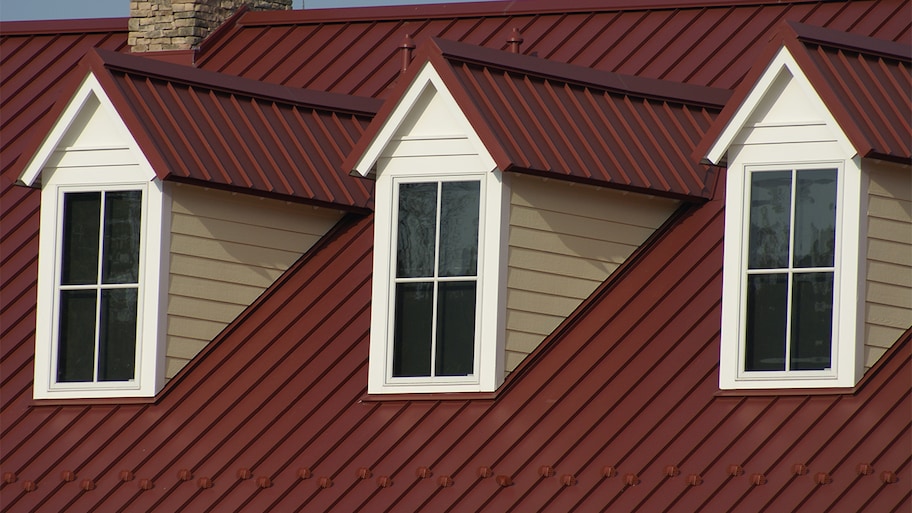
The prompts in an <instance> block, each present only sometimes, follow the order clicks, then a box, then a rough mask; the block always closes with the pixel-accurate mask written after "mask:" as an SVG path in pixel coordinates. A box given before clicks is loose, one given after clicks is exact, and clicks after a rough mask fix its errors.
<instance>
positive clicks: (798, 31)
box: [785, 20, 912, 61]
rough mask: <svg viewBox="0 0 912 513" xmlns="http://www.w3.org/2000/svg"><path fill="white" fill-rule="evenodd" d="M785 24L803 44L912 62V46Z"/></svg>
mask: <svg viewBox="0 0 912 513" xmlns="http://www.w3.org/2000/svg"><path fill="white" fill-rule="evenodd" d="M785 23H786V24H788V26H789V28H790V29H791V30H792V31H793V32H794V34H795V37H796V38H797V39H798V41H801V42H802V43H815V44H819V45H821V46H827V47H831V48H840V49H843V50H851V51H856V52H859V53H865V54H874V55H879V56H881V57H887V58H892V59H901V60H905V61H912V45H908V44H904V43H898V42H894V41H889V40H886V39H878V38H876V37H869V36H863V35H861V34H853V33H850V32H844V31H842V30H836V29H831V28H825V27H819V26H817V25H809V24H807V23H800V22H797V21H792V20H787V21H785Z"/></svg>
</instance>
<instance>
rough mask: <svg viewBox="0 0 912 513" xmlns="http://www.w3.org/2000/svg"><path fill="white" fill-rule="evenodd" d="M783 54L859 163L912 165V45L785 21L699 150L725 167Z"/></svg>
mask: <svg viewBox="0 0 912 513" xmlns="http://www.w3.org/2000/svg"><path fill="white" fill-rule="evenodd" d="M783 49H785V50H786V51H787V52H788V54H789V55H790V57H791V59H794V62H795V63H796V64H797V66H798V67H799V68H800V72H801V74H802V75H803V76H804V77H806V79H807V81H808V83H809V84H810V85H811V87H813V89H814V91H815V92H816V93H817V96H819V97H820V99H821V100H822V101H823V103H824V106H825V107H826V109H827V110H828V111H829V114H830V115H831V116H832V117H833V119H834V120H835V122H836V123H837V124H838V126H839V128H840V129H841V130H842V131H843V132H844V133H845V135H846V137H847V139H848V141H849V143H850V144H851V145H852V147H853V148H854V149H855V151H856V153H857V155H858V156H860V157H862V158H874V159H880V160H887V161H893V162H901V163H909V162H912V95H910V94H909V90H910V87H912V47H910V46H909V45H906V44H902V43H894V42H892V41H884V40H880V39H874V38H870V37H864V36H860V35H857V34H848V33H845V32H840V31H836V30H832V29H826V28H821V27H815V26H811V25H806V24H803V23H798V22H794V21H787V22H783V23H782V24H781V26H780V28H779V29H778V30H777V31H776V32H775V33H774V35H773V37H772V38H771V39H770V41H769V43H768V44H767V45H766V48H765V49H764V51H763V53H762V54H761V56H760V57H759V58H758V59H757V60H756V62H755V65H754V66H753V68H752V69H751V71H750V72H749V73H748V75H747V76H746V77H745V78H744V80H743V81H742V82H741V84H740V85H739V86H738V88H736V89H735V91H734V94H733V96H732V98H731V101H729V102H728V104H727V105H726V107H725V109H723V110H722V113H721V114H720V115H719V117H718V118H717V119H716V120H715V122H714V123H713V125H712V128H711V129H710V130H709V131H708V133H707V135H706V138H705V139H704V140H703V142H702V143H701V144H700V146H699V147H698V148H697V151H696V152H695V154H694V158H695V159H701V158H702V159H705V160H706V161H708V162H711V163H715V164H720V163H722V162H723V161H724V153H725V151H726V150H727V148H728V146H729V145H730V144H731V143H732V141H733V139H734V138H735V136H736V134H737V133H738V131H739V130H740V129H741V128H742V127H743V125H744V123H745V121H746V120H747V119H748V118H749V117H750V115H751V113H752V112H753V110H754V109H755V108H756V107H757V105H758V103H759V102H760V100H761V99H762V98H763V96H764V94H765V90H764V89H763V88H764V87H765V86H764V84H767V85H768V84H769V83H771V81H772V78H773V76H774V75H775V74H776V73H778V72H779V69H778V68H777V69H773V66H777V64H776V62H778V61H777V60H776V56H777V55H778V54H779V53H780V52H781V51H782V50H783Z"/></svg>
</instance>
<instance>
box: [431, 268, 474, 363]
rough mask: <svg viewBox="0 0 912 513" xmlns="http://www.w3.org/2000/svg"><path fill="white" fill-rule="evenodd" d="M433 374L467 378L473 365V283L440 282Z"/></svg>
mask: <svg viewBox="0 0 912 513" xmlns="http://www.w3.org/2000/svg"><path fill="white" fill-rule="evenodd" d="M436 360H437V361H436V362H435V365H434V374H435V375H437V376H467V375H469V374H472V373H473V367H474V364H475V282H474V281H468V282H466V281H459V282H452V281H451V282H441V283H440V285H439V290H438V291H437V354H436Z"/></svg>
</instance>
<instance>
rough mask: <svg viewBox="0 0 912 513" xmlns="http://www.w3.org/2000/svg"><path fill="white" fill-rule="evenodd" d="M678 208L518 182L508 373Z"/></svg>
mask: <svg viewBox="0 0 912 513" xmlns="http://www.w3.org/2000/svg"><path fill="white" fill-rule="evenodd" d="M678 205H679V202H677V201H673V200H668V199H662V198H656V197H652V196H646V195H641V194H633V193H623V192H618V191H614V190H610V189H604V188H598V187H592V186H587V185H580V184H571V183H566V182H560V181H555V180H544V179H541V178H535V177H527V176H521V175H519V176H513V181H512V195H511V200H510V235H509V236H510V248H509V261H508V262H509V269H508V274H507V334H506V351H507V354H506V370H507V372H510V371H512V370H514V369H515V368H516V366H517V365H519V363H520V362H522V360H523V359H524V358H525V357H526V356H527V355H528V354H529V353H531V352H532V351H533V350H534V349H535V348H536V347H538V345H539V344H540V343H541V341H542V340H543V339H544V338H545V337H546V336H547V335H548V334H550V333H551V332H552V331H554V329H555V328H556V327H557V326H558V325H559V324H560V323H561V322H562V321H563V320H564V319H565V318H566V317H567V316H568V315H570V313H572V312H573V310H574V309H576V307H577V306H579V304H580V303H581V302H582V301H583V300H584V299H585V298H587V297H588V296H589V295H590V294H591V293H592V291H594V290H595V289H596V287H598V286H599V285H600V284H601V283H602V282H603V281H605V279H606V278H607V277H608V276H609V275H610V274H611V273H612V272H613V271H614V270H615V269H617V268H618V266H619V265H620V264H621V263H623V262H624V260H625V259H627V257H629V256H630V254H631V253H632V252H633V251H634V250H635V249H636V248H637V247H639V246H640V244H642V243H643V242H644V241H645V240H646V239H647V238H648V237H649V236H650V235H651V234H652V233H653V232H654V231H655V229H656V228H658V227H659V226H660V225H661V224H662V223H663V222H664V221H665V220H666V219H668V217H669V216H670V215H671V214H672V213H673V212H674V211H675V209H676V208H677V207H678Z"/></svg>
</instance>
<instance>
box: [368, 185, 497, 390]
mask: <svg viewBox="0 0 912 513" xmlns="http://www.w3.org/2000/svg"><path fill="white" fill-rule="evenodd" d="M501 179H502V175H501V174H500V173H499V172H496V171H495V172H487V173H454V174H452V175H433V174H423V173H417V174H414V173H403V175H402V176H396V174H395V173H390V174H387V175H381V176H379V177H378V179H377V207H376V214H375V228H374V230H375V246H374V248H375V249H374V285H373V307H372V311H371V314H372V321H371V322H372V324H371V361H370V375H371V377H370V382H369V391H370V392H371V393H422V392H478V391H493V390H495V389H496V388H497V386H498V385H499V384H500V382H501V381H502V380H503V332H504V330H503V322H504V319H503V315H502V313H501V312H503V311H504V309H505V307H504V292H503V291H504V289H505V287H504V284H503V283H502V280H503V278H504V276H503V273H502V272H501V269H502V268H503V267H504V265H505V262H504V261H503V260H504V259H503V256H504V255H505V243H504V241H502V240H501V233H502V231H503V228H502V226H501V225H502V223H503V222H504V219H505V216H504V213H503V211H502V201H503V194H504V188H503V186H502V183H501Z"/></svg>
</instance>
